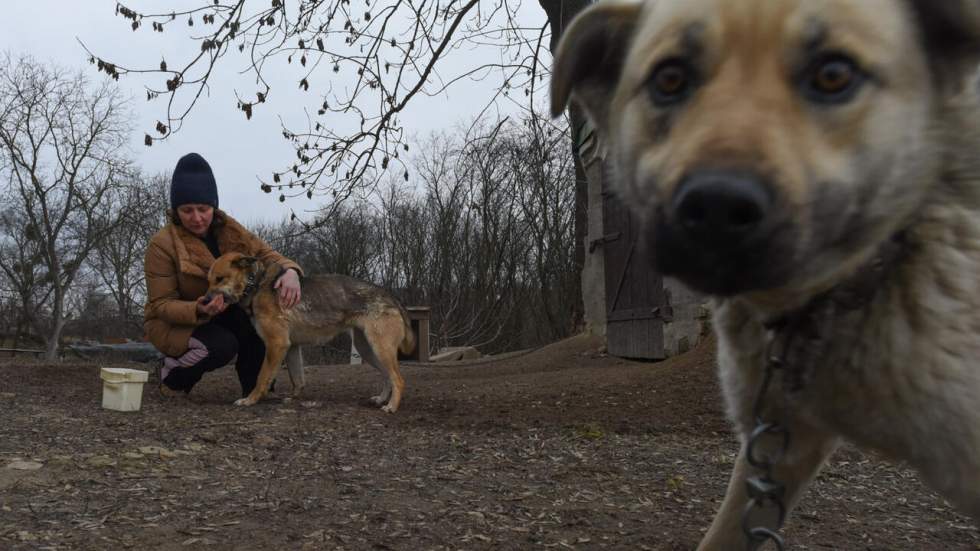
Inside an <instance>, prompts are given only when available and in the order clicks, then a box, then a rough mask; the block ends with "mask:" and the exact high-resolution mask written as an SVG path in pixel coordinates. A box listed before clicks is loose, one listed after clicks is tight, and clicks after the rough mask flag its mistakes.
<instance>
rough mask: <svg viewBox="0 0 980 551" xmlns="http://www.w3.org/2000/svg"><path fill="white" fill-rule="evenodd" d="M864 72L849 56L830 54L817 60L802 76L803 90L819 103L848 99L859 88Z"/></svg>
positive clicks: (840, 101) (839, 101)
mask: <svg viewBox="0 0 980 551" xmlns="http://www.w3.org/2000/svg"><path fill="white" fill-rule="evenodd" d="M863 80H864V74H863V73H862V72H861V70H860V69H859V68H858V66H857V64H856V63H855V62H854V60H852V59H851V58H849V57H847V56H844V55H831V56H827V57H824V58H822V59H819V60H817V62H815V63H814V64H813V65H811V67H810V70H809V71H807V74H806V75H805V76H804V82H803V90H804V92H805V93H806V94H807V96H808V97H809V98H810V99H811V100H814V101H818V102H821V103H843V102H846V101H849V100H850V99H851V98H852V97H854V94H855V93H856V92H857V90H858V88H860V86H861V84H862V82H863Z"/></svg>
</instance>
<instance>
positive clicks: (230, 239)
mask: <svg viewBox="0 0 980 551" xmlns="http://www.w3.org/2000/svg"><path fill="white" fill-rule="evenodd" d="M211 228H212V231H214V232H215V234H216V235H217V238H218V248H219V249H220V250H221V252H222V253H229V252H240V253H243V254H247V255H250V256H256V257H258V258H259V259H261V260H262V261H264V262H273V263H275V264H278V265H280V266H282V268H283V269H288V268H294V269H295V270H297V272H299V274H300V275H302V273H303V272H302V270H301V269H300V267H299V265H297V264H296V263H295V262H293V261H292V260H289V259H288V258H286V257H284V256H282V255H281V254H279V253H277V252H276V251H274V250H272V247H270V246H269V245H268V244H267V243H266V242H265V241H263V240H262V239H260V238H259V237H257V236H256V235H255V234H253V233H252V232H250V231H248V230H247V229H245V228H244V227H243V226H242V225H241V224H239V223H238V222H236V221H235V219H234V218H232V217H230V216H228V215H227V214H225V213H224V212H223V211H221V210H217V209H216V210H215V211H214V221H213V222H212V223H211ZM213 262H214V256H213V255H212V254H211V251H209V250H208V246H207V245H206V244H205V243H204V241H203V240H201V239H200V238H198V237H197V236H195V235H194V234H192V233H191V232H189V231H187V229H186V228H183V227H181V226H177V225H175V224H174V223H173V222H171V223H169V224H167V225H166V226H164V227H163V229H161V230H160V231H158V232H157V233H156V234H155V235H154V236H153V237H152V238H151V239H150V245H149V247H147V250H146V259H145V262H144V270H145V272H146V295H147V301H146V306H145V307H144V309H143V330H144V332H145V336H146V339H147V340H148V341H150V343H152V344H153V346H155V347H156V348H157V350H159V351H160V352H162V353H164V354H166V355H167V356H180V355H181V354H183V353H184V352H186V351H187V344H188V340H189V339H190V336H191V332H193V331H194V328H195V327H197V326H199V325H201V324H204V323H206V322H207V321H208V320H209V319H210V318H209V317H207V316H203V315H200V314H198V313H197V303H196V301H197V299H198V297H200V296H202V295H204V293H206V292H207V290H208V270H210V269H211V264H212V263H213Z"/></svg>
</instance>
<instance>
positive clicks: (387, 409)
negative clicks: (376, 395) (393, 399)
mask: <svg viewBox="0 0 980 551" xmlns="http://www.w3.org/2000/svg"><path fill="white" fill-rule="evenodd" d="M381 411H383V412H385V413H395V412H396V411H398V408H394V407H391V404H385V405H384V407H382V408H381Z"/></svg>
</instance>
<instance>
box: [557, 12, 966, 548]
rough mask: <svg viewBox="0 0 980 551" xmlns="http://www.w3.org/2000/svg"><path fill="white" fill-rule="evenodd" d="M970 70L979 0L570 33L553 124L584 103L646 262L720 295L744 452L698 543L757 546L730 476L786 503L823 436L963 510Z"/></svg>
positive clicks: (760, 538)
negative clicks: (892, 464)
mask: <svg viewBox="0 0 980 551" xmlns="http://www.w3.org/2000/svg"><path fill="white" fill-rule="evenodd" d="M978 61H980V0H851V1H846V0H729V1H726V0H653V1H651V2H647V3H642V4H639V3H608V2H607V3H602V2H600V3H599V4H597V5H595V6H593V7H591V8H589V9H587V10H586V11H585V12H583V13H582V14H580V16H579V17H578V18H577V19H576V20H575V21H574V22H573V23H572V24H571V25H570V26H569V28H568V30H567V31H566V33H565V36H564V37H563V40H562V42H561V44H560V47H559V51H558V53H557V55H556V61H555V68H554V73H553V83H552V94H553V95H552V100H553V103H552V110H553V112H554V113H555V114H556V115H557V114H558V113H560V112H561V111H562V110H563V109H564V107H565V105H566V102H567V101H568V99H569V97H570V96H571V97H573V98H574V99H575V100H576V101H578V102H580V104H581V105H582V106H583V107H584V108H585V110H586V112H587V113H588V115H589V116H590V118H591V119H592V120H593V121H594V122H595V124H596V126H597V127H598V128H599V131H600V135H601V137H602V139H603V141H604V144H605V147H606V151H607V152H608V158H607V160H608V161H609V163H610V165H611V168H612V170H613V173H614V178H615V183H614V186H615V188H614V189H615V190H616V192H617V194H618V195H619V196H620V197H621V198H622V199H624V202H625V204H627V205H630V207H631V208H632V211H633V213H634V215H635V216H636V217H637V218H638V219H639V220H640V221H641V222H642V224H643V225H644V235H645V236H646V237H647V246H648V247H650V250H651V256H653V257H654V258H655V261H654V262H655V264H656V267H657V268H658V269H659V270H661V271H663V272H664V273H666V274H669V275H674V276H677V277H679V278H680V279H681V280H683V281H685V282H686V283H688V284H689V285H691V286H693V287H695V288H697V289H700V290H702V291H704V292H706V293H708V294H710V295H712V296H713V297H715V299H714V306H715V309H714V325H715V329H716V331H717V333H718V336H719V341H718V342H719V345H718V346H719V368H720V378H721V382H722V387H723V393H724V397H725V400H726V403H727V406H728V411H729V414H730V417H731V419H732V420H733V422H734V423H735V425H736V428H737V432H738V434H739V435H740V438H741V441H742V442H743V446H742V452H741V454H740V455H739V457H738V459H737V461H736V465H735V468H734V472H733V473H732V478H731V482H730V485H729V488H728V492H727V494H726V496H725V499H724V502H723V503H722V505H721V508H720V511H719V512H718V514H717V516H716V518H715V520H714V523H713V524H712V525H711V528H710V530H709V531H708V533H707V535H706V536H705V538H704V540H703V542H702V545H701V548H702V549H742V548H746V547H748V548H754V547H755V546H757V545H761V544H762V543H763V542H765V541H766V540H767V538H768V537H769V536H768V535H767V533H766V531H765V530H760V531H757V532H755V533H754V535H750V534H746V533H745V532H747V531H748V530H744V529H743V526H742V524H741V523H742V517H743V511H745V510H746V509H747V508H748V507H749V504H750V497H749V495H748V490H747V486H746V482H747V481H753V480H754V482H755V484H754V489H755V490H756V491H757V492H758V493H757V494H754V495H758V496H760V498H759V503H758V505H760V506H763V507H764V506H765V505H766V502H767V501H769V502H782V504H783V505H784V506H785V508H786V510H789V509H791V508H792V506H793V505H794V504H795V503H796V502H797V500H798V499H799V498H800V495H801V493H802V492H803V490H804V489H805V487H806V486H807V484H808V483H809V482H810V480H811V479H812V478H813V477H814V476H815V475H816V473H817V472H818V470H819V469H820V467H821V465H822V464H823V463H824V461H825V459H826V458H827V457H828V456H829V455H830V454H831V453H832V452H833V450H834V449H835V447H836V446H837V445H838V441H839V439H840V438H846V439H849V440H850V441H852V442H854V443H856V444H858V445H860V446H863V447H866V448H870V449H874V450H877V451H879V452H881V453H883V454H885V455H887V456H889V457H891V458H894V459H896V460H899V461H905V462H907V463H908V464H910V465H912V466H913V467H915V468H916V469H917V470H918V471H919V473H920V474H921V475H922V476H923V478H924V479H925V480H926V481H927V482H928V483H929V484H930V485H932V486H933V487H934V488H936V489H937V490H938V491H939V492H941V493H942V494H943V495H944V496H945V497H946V498H948V499H949V500H950V501H951V502H953V503H954V504H955V505H956V506H958V507H959V508H960V509H961V510H962V511H963V512H965V513H967V514H969V515H972V516H973V517H974V518H975V519H980V162H978V155H980V134H978V131H977V127H978V124H980V119H978V115H980V110H978V107H977V97H976V96H977V94H976V91H975V89H974V88H975V84H972V82H971V84H970V85H967V84H966V83H967V82H970V81H971V79H972V76H973V72H974V71H975V68H976V67H977V64H978ZM767 350H768V351H769V352H767ZM770 357H775V358H776V359H775V360H771V359H770ZM767 373H771V374H773V375H774V378H773V380H772V381H770V383H769V384H767V385H765V388H766V389H768V390H767V391H766V392H762V390H761V389H762V388H763V386H764V384H763V383H764V378H765V376H766V374H767ZM757 395H761V396H760V399H759V400H758V403H757ZM756 406H758V407H757V408H756ZM766 423H774V424H772V425H767V424H766ZM757 427H763V428H762V429H760V430H761V431H762V432H763V433H768V434H769V435H770V436H773V437H772V438H768V439H767V438H765V437H764V436H762V437H758V438H755V439H753V438H751V434H752V432H753V431H754V430H756V428H757ZM767 427H768V428H767ZM787 433H788V435H789V441H788V447H785V448H784V446H783V438H784V436H785V435H786V434H787ZM750 440H753V441H754V442H755V444H756V445H757V446H758V448H759V449H755V450H753V451H754V455H753V459H754V460H755V463H757V464H759V466H761V467H762V472H761V473H760V470H759V469H757V468H755V467H753V466H752V465H750V463H749V461H748V458H747V443H748V442H749V441H750ZM784 449H785V454H784V455H783V456H782V457H781V458H780V457H779V452H780V451H782V450H784ZM773 463H774V464H773ZM760 474H761V475H762V479H761V482H762V484H760V483H759V482H760V479H753V478H752V477H755V476H757V475H760ZM770 482H775V483H776V485H775V486H768V484H769V483H770ZM754 522H755V521H754V520H749V521H747V526H748V527H749V528H751V527H752V526H753V523H754ZM767 527H768V529H770V530H771V529H773V528H774V526H773V525H772V524H769V525H762V526H761V528H767Z"/></svg>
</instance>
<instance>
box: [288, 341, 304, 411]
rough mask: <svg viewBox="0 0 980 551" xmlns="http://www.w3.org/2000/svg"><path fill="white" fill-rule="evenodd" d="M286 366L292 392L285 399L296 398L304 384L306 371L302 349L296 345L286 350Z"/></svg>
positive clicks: (300, 393) (298, 396) (301, 391)
mask: <svg viewBox="0 0 980 551" xmlns="http://www.w3.org/2000/svg"><path fill="white" fill-rule="evenodd" d="M286 368H287V369H288V370H289V382H291V383H292V384H293V392H292V394H291V395H290V396H289V397H287V398H286V400H287V401H288V400H298V399H299V398H300V396H301V395H302V393H303V387H305V386H306V373H305V371H304V369H303V349H302V348H300V347H299V346H298V345H295V344H294V345H293V346H292V347H290V349H289V352H286Z"/></svg>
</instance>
